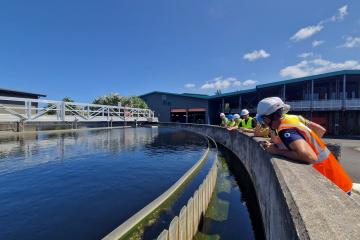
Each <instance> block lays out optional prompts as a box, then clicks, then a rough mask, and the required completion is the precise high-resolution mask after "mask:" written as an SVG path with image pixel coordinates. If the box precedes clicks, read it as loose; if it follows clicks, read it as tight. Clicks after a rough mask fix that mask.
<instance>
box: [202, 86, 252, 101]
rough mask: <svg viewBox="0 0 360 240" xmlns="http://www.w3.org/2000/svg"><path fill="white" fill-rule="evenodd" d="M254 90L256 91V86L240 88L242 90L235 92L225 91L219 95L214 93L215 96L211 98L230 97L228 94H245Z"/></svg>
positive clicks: (210, 97)
mask: <svg viewBox="0 0 360 240" xmlns="http://www.w3.org/2000/svg"><path fill="white" fill-rule="evenodd" d="M253 92H256V89H255V88H251V89H246V90H240V91H235V92H228V93H223V94H218V95H213V96H209V99H215V98H221V97H228V96H233V95H239V94H245V93H253Z"/></svg>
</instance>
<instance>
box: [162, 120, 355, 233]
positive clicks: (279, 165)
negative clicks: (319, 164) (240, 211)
mask: <svg viewBox="0 0 360 240" xmlns="http://www.w3.org/2000/svg"><path fill="white" fill-rule="evenodd" d="M160 126H166V127H176V128H181V129H186V130H190V131H193V132H197V133H201V134H205V135H207V136H209V137H211V138H213V139H215V141H217V142H218V143H220V144H222V145H224V146H225V147H227V148H228V149H229V150H231V151H232V152H233V153H234V154H235V155H237V157H238V158H239V159H240V161H241V162H242V163H243V165H244V166H245V168H246V169H247V171H248V173H249V175H250V177H251V179H252V182H253V184H254V187H255V191H256V195H257V198H258V204H259V206H260V211H261V214H262V220H263V224H264V229H265V234H266V238H267V239H360V205H359V204H358V202H356V201H355V200H354V199H353V198H352V197H350V196H348V195H347V194H345V193H344V192H343V191H341V190H340V189H339V188H338V187H337V186H335V185H334V184H332V183H331V182H330V181H328V180H327V179H326V178H325V177H324V176H322V175H321V174H320V173H318V172H317V171H316V170H315V169H314V168H312V167H311V166H310V165H304V164H299V163H294V162H291V161H288V160H286V159H283V158H279V157H274V156H271V155H270V154H268V153H267V152H265V151H264V150H263V149H262V148H261V146H260V145H259V144H258V142H259V141H261V140H263V139H262V138H254V137H252V136H251V134H244V133H240V132H238V131H228V130H226V129H224V128H221V127H218V126H210V125H196V124H176V123H161V124H160Z"/></svg>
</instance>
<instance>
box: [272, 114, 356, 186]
mask: <svg viewBox="0 0 360 240" xmlns="http://www.w3.org/2000/svg"><path fill="white" fill-rule="evenodd" d="M289 128H294V129H296V130H298V131H299V133H300V134H301V135H302V136H303V137H304V138H305V141H306V142H307V143H308V144H309V145H310V147H311V148H312V149H313V151H314V152H315V154H316V155H317V161H316V162H315V163H314V164H312V166H313V167H314V168H315V169H316V170H317V171H318V172H320V173H321V174H322V175H324V176H325V177H326V178H328V179H329V180H330V181H332V182H333V183H334V184H335V185H337V186H338V187H339V188H341V189H342V190H343V191H344V192H349V191H351V189H352V181H351V178H350V177H349V176H348V175H347V173H346V172H345V170H344V169H343V168H342V166H341V165H340V163H339V162H338V161H337V160H336V158H335V156H334V155H333V154H332V153H331V152H330V151H329V149H328V148H327V147H326V145H325V143H324V142H323V141H322V139H321V138H319V137H318V136H317V135H316V134H315V133H314V132H313V131H312V130H311V129H310V128H308V127H307V126H305V125H304V124H303V123H302V122H301V119H299V117H298V116H296V115H285V116H284V118H283V119H282V120H281V123H280V126H279V128H278V131H281V130H283V129H289Z"/></svg>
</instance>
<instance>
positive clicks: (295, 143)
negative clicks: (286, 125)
mask: <svg viewBox="0 0 360 240" xmlns="http://www.w3.org/2000/svg"><path fill="white" fill-rule="evenodd" d="M279 137H280V139H281V142H282V143H283V144H284V145H285V146H286V147H287V149H283V148H281V149H280V148H278V147H277V146H276V144H271V145H269V144H268V146H265V147H264V148H265V149H266V150H267V151H268V152H270V153H273V154H279V155H282V156H285V157H288V158H290V159H293V160H296V161H301V162H305V163H314V162H316V161H317V155H316V153H315V152H314V151H313V150H312V148H311V146H310V145H309V144H308V143H307V142H306V141H305V139H304V136H302V135H301V133H299V132H298V131H297V130H296V129H293V128H291V129H284V130H281V131H280V132H279Z"/></svg>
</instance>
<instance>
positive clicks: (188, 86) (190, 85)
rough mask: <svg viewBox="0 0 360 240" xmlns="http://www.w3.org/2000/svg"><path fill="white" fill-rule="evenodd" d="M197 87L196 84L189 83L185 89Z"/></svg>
mask: <svg viewBox="0 0 360 240" xmlns="http://www.w3.org/2000/svg"><path fill="white" fill-rule="evenodd" d="M195 86H196V85H195V84H194V83H187V84H185V85H184V87H185V88H194V87H195Z"/></svg>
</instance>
